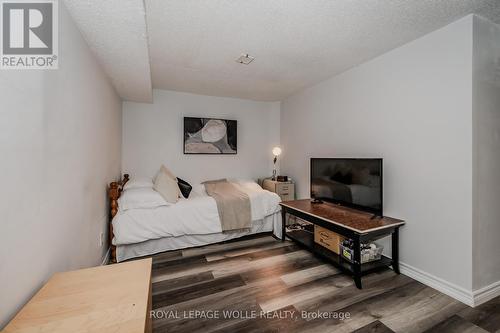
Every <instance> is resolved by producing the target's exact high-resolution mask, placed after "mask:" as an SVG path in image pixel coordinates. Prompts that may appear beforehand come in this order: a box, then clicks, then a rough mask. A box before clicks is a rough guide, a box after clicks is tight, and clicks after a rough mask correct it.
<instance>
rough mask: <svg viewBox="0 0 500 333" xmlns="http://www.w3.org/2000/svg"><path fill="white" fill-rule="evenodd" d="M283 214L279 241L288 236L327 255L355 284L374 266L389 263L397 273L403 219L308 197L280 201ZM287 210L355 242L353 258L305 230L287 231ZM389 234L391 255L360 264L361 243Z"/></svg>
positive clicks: (372, 269) (313, 250) (376, 268)
mask: <svg viewBox="0 0 500 333" xmlns="http://www.w3.org/2000/svg"><path fill="white" fill-rule="evenodd" d="M280 205H281V214H282V241H285V238H286V237H288V238H290V239H291V240H293V241H295V242H296V243H298V244H299V245H302V246H304V247H305V248H307V249H308V250H310V251H311V252H313V253H314V254H316V255H318V256H320V257H322V258H324V259H327V260H328V261H330V262H331V263H332V264H333V265H334V266H336V267H338V268H339V269H341V270H342V271H344V272H346V273H348V274H351V275H352V276H353V278H354V282H355V283H356V287H358V288H359V289H361V288H362V285H361V277H362V276H363V275H366V274H368V273H370V272H373V271H375V270H378V269H381V268H384V267H388V266H392V268H393V270H394V272H396V273H397V274H399V253H398V249H399V227H401V226H402V225H403V224H404V223H405V222H404V221H402V220H398V219H394V218H391V217H374V216H373V215H372V214H370V213H366V212H363V211H359V210H356V209H352V208H348V207H343V206H338V205H335V204H331V203H311V200H310V199H305V200H294V201H284V202H282V203H280ZM286 214H289V215H292V216H296V217H298V218H300V219H302V220H304V221H307V222H309V223H312V224H315V225H318V226H320V227H323V228H325V229H328V230H331V231H333V232H335V233H337V234H339V235H342V236H344V237H346V238H350V239H352V240H353V243H354V256H353V260H352V261H349V260H348V259H346V258H343V257H342V256H340V255H338V254H336V253H334V252H332V251H330V250H328V249H327V248H325V247H323V246H321V245H319V244H317V243H315V242H314V234H313V233H311V232H308V231H306V230H293V231H289V232H286ZM388 235H392V259H391V258H388V257H386V256H382V258H381V259H380V260H377V261H372V262H367V263H364V264H361V246H360V245H361V243H367V242H370V241H373V240H375V239H378V238H381V237H384V236H388Z"/></svg>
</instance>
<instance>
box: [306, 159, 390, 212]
mask: <svg viewBox="0 0 500 333" xmlns="http://www.w3.org/2000/svg"><path fill="white" fill-rule="evenodd" d="M382 184H383V182H382V159H381V158H311V198H315V199H319V200H323V201H328V202H332V203H335V204H340V205H344V206H348V207H352V208H356V209H359V210H363V211H367V212H370V213H373V214H376V215H380V216H382V213H383V212H382V199H383V198H382V193H383V192H382Z"/></svg>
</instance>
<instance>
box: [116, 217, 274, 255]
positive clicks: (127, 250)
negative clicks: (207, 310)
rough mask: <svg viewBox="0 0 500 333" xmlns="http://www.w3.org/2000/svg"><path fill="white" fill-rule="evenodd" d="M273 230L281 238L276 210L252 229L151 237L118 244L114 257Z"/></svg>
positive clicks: (255, 223) (224, 239)
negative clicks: (133, 242)
mask: <svg viewBox="0 0 500 333" xmlns="http://www.w3.org/2000/svg"><path fill="white" fill-rule="evenodd" d="M270 231H273V234H274V235H275V236H276V237H278V238H281V212H280V211H278V212H276V213H274V214H273V215H269V216H267V217H265V218H264V219H262V220H258V221H253V223H252V229H250V230H243V231H235V232H227V233H216V234H208V235H185V236H178V237H165V238H159V239H152V240H148V241H145V242H142V243H137V244H128V245H118V246H117V247H116V259H117V261H118V262H120V261H124V260H127V259H131V258H136V257H143V256H148V255H152V254H155V253H160V252H164V251H171V250H179V249H186V248H189V247H196V246H203V245H208V244H214V243H219V242H223V241H227V240H230V239H234V238H239V237H243V236H247V235H252V234H258V233H262V232H270Z"/></svg>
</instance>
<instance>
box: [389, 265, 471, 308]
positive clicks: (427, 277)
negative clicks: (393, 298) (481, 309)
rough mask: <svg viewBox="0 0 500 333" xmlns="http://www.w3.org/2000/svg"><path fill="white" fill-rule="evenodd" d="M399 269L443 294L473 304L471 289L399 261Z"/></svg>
mask: <svg viewBox="0 0 500 333" xmlns="http://www.w3.org/2000/svg"><path fill="white" fill-rule="evenodd" d="M399 270H400V271H401V274H404V275H406V276H409V277H411V278H412V279H414V280H417V281H418V282H421V283H423V284H425V285H426V286H429V287H431V288H434V289H436V290H438V291H440V292H442V293H443V294H446V295H448V296H450V297H453V298H454V299H456V300H458V301H460V302H462V303H464V304H467V305H469V306H474V297H473V294H472V292H471V291H469V290H467V289H465V288H462V287H460V286H457V285H456V284H454V283H451V282H448V281H445V280H443V279H441V278H438V277H437V276H434V275H431V274H429V273H427V272H424V271H422V270H420V269H418V268H415V267H412V266H410V265H408V264H405V263H402V262H400V263H399Z"/></svg>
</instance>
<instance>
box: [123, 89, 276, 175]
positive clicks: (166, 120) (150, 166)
mask: <svg viewBox="0 0 500 333" xmlns="http://www.w3.org/2000/svg"><path fill="white" fill-rule="evenodd" d="M153 98H154V102H153V104H144V103H132V102H124V103H123V154H122V157H123V163H122V169H123V172H128V173H130V174H131V177H132V178H133V177H153V176H154V175H155V174H156V172H157V171H158V169H159V168H160V165H161V164H162V163H163V164H165V165H166V166H167V167H168V168H169V169H171V170H172V172H173V173H174V174H175V175H176V176H178V177H180V178H182V179H184V180H186V181H188V182H189V183H192V184H196V183H199V182H201V181H203V180H208V179H216V178H224V177H238V178H247V179H248V178H252V179H257V178H258V177H264V176H270V175H271V172H272V157H273V156H272V153H271V150H272V147H273V146H275V145H277V144H279V112H280V109H279V107H280V105H279V103H270V102H255V101H249V100H243V99H235V98H223V97H212V96H203V95H195V94H188V93H180V92H173V91H165V90H154V92H153ZM189 116H192V117H208V118H223V119H233V120H237V121H238V154H237V155H184V154H183V142H184V141H183V117H189Z"/></svg>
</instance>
